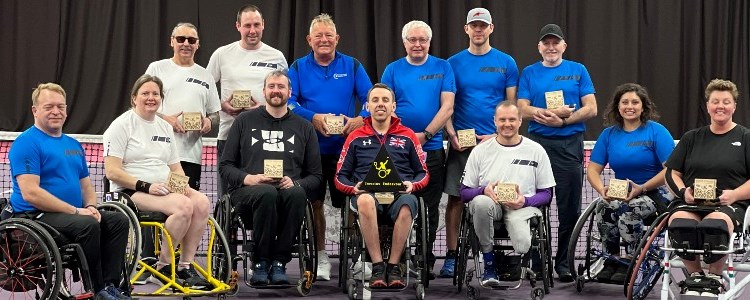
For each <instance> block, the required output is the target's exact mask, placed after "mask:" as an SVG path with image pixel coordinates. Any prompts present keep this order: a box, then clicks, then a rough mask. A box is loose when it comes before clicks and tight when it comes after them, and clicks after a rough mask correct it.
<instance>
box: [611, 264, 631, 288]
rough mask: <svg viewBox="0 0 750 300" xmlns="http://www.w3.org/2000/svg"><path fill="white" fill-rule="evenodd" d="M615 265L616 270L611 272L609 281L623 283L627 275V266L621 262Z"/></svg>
mask: <svg viewBox="0 0 750 300" xmlns="http://www.w3.org/2000/svg"><path fill="white" fill-rule="evenodd" d="M617 265H618V266H617V271H615V273H614V274H612V277H611V278H610V279H609V281H611V282H614V283H617V284H624V283H625V277H627V276H628V266H627V265H625V264H621V263H618V264H617Z"/></svg>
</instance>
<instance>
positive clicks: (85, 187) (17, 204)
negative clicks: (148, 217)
mask: <svg viewBox="0 0 750 300" xmlns="http://www.w3.org/2000/svg"><path fill="white" fill-rule="evenodd" d="M31 99H32V106H31V111H32V113H33V114H34V126H31V127H30V128H29V129H27V130H26V131H24V132H23V133H22V134H21V135H19V136H18V138H17V139H16V140H15V141H14V142H13V145H12V146H11V148H10V153H9V155H8V156H9V161H10V171H11V174H12V175H13V176H12V179H13V194H11V196H10V205H11V207H12V209H13V215H12V216H13V217H17V218H29V219H34V220H36V221H38V222H42V223H45V224H47V225H49V226H51V227H53V228H55V229H56V230H57V231H59V232H60V234H61V235H63V236H64V237H65V238H66V239H68V240H69V241H71V242H73V243H77V244H79V245H80V246H81V248H82V249H83V253H84V254H85V255H86V262H87V263H88V265H89V275H90V276H91V280H92V282H93V285H94V286H93V288H94V291H95V292H96V299H106V300H112V299H130V297H127V296H125V295H123V293H122V292H121V291H120V290H118V289H117V288H116V287H115V286H117V285H119V284H120V282H121V281H122V279H123V278H122V266H123V260H124V259H125V248H126V246H127V243H128V226H129V222H128V218H127V216H125V215H123V214H120V213H117V212H109V211H99V210H97V209H96V203H97V196H96V193H95V192H94V185H93V184H92V183H91V179H90V177H89V169H88V167H87V166H86V159H85V153H86V152H85V151H84V150H83V147H82V146H81V144H80V143H79V142H78V141H76V140H75V139H73V138H71V137H69V136H67V135H65V134H63V132H62V128H63V124H64V123H65V119H66V118H67V116H68V113H67V110H66V109H67V105H66V99H65V90H64V89H63V88H62V87H61V86H59V85H57V84H54V83H43V84H40V85H38V86H37V87H36V89H34V92H33V93H32V94H31ZM58 275H59V274H58Z"/></svg>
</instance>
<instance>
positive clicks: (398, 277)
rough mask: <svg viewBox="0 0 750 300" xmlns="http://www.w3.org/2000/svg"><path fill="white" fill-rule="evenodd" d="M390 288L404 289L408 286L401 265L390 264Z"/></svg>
mask: <svg viewBox="0 0 750 300" xmlns="http://www.w3.org/2000/svg"><path fill="white" fill-rule="evenodd" d="M388 269H389V270H388V288H389V289H403V288H404V287H406V282H404V275H403V273H402V272H401V266H399V265H397V264H396V265H392V264H388Z"/></svg>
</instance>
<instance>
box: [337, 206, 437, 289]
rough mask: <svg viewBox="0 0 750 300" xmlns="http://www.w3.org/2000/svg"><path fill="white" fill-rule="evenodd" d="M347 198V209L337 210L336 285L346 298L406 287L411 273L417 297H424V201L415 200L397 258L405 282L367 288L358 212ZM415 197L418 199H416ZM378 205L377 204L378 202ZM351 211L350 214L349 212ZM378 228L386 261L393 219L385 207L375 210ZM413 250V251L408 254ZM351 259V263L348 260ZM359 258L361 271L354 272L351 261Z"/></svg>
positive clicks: (425, 240)
mask: <svg viewBox="0 0 750 300" xmlns="http://www.w3.org/2000/svg"><path fill="white" fill-rule="evenodd" d="M351 199H353V198H351V197H349V198H347V200H346V201H347V203H348V204H349V205H348V207H349V209H341V219H342V222H341V233H340V243H339V284H340V285H341V287H342V291H343V292H344V293H346V294H347V295H348V297H349V299H370V298H371V296H372V291H377V292H397V291H402V290H404V289H406V288H408V287H409V284H410V282H409V278H410V276H414V277H415V278H414V281H415V285H414V288H415V290H416V295H417V299H424V298H425V289H426V288H428V287H429V280H428V277H429V272H430V270H429V268H428V266H427V265H426V264H427V238H428V236H427V220H428V218H427V209H426V207H425V205H424V202H423V201H421V200H418V201H417V203H418V208H417V210H418V215H417V218H416V219H414V220H412V225H411V228H412V230H411V232H410V233H409V236H408V237H407V239H406V246H405V247H404V254H403V256H402V257H401V260H402V263H401V270H402V272H404V270H405V272H406V276H405V278H406V284H405V287H404V288H403V289H387V288H383V289H371V288H370V287H369V282H368V281H367V280H366V278H365V276H366V274H365V271H364V269H365V268H366V266H365V263H364V262H365V261H367V260H368V259H369V253H368V252H367V247H366V244H365V239H364V238H363V237H362V234H361V232H360V224H359V214H358V212H357V210H355V208H354V207H353V206H352V205H351V201H352V200H351ZM417 199H419V198H417ZM378 205H380V204H378ZM350 212H351V213H350ZM352 217H353V220H350V218H352ZM377 219H378V231H379V236H380V249H381V253H382V257H383V261H388V256H389V254H390V249H391V244H392V242H391V240H392V237H393V227H394V222H393V220H391V218H390V216H389V215H388V209H387V208H385V209H383V212H382V213H378V216H377ZM412 253H413V254H412ZM350 260H351V262H350ZM358 260H361V261H362V264H361V265H362V271H361V272H356V273H355V271H354V264H355V263H356V262H357V261H358Z"/></svg>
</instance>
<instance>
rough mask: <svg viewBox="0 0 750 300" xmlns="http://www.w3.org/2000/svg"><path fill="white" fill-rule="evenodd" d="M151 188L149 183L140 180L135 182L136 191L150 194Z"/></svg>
mask: <svg viewBox="0 0 750 300" xmlns="http://www.w3.org/2000/svg"><path fill="white" fill-rule="evenodd" d="M149 188H151V184H150V183H148V182H145V181H143V180H138V181H136V182H135V190H136V191H139V192H142V193H146V194H148V189H149Z"/></svg>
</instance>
